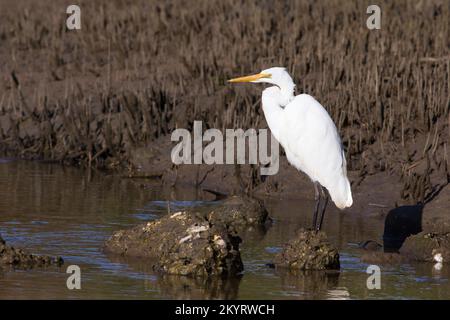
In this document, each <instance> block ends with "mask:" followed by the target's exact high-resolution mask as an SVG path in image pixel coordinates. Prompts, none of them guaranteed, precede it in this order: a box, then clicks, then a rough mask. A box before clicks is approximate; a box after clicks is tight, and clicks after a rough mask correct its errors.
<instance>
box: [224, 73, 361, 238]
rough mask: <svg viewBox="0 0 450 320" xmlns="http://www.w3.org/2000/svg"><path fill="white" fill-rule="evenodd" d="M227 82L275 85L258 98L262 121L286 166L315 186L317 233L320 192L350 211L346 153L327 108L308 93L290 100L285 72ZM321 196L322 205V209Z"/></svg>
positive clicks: (290, 86) (322, 212) (291, 85)
mask: <svg viewBox="0 0 450 320" xmlns="http://www.w3.org/2000/svg"><path fill="white" fill-rule="evenodd" d="M229 82H233V83H234V82H253V83H270V84H273V85H274V86H271V87H269V88H267V89H265V90H264V91H263V93H262V108H263V111H264V116H265V117H266V121H267V124H268V125H269V128H270V130H271V131H272V134H273V136H274V137H275V139H277V140H278V142H279V143H280V144H281V145H282V146H283V148H284V150H285V152H286V156H287V160H288V161H289V163H290V164H292V165H293V166H294V167H295V168H297V169H298V170H300V171H303V172H304V173H306V174H307V175H308V176H309V178H310V179H311V180H312V181H313V183H314V190H315V200H316V205H315V209H314V216H313V229H316V230H320V229H321V227H322V222H323V218H324V215H325V208H326V206H327V203H328V196H327V194H326V192H325V191H324V190H323V187H325V188H326V190H328V193H329V194H330V196H331V200H333V202H334V203H335V204H336V206H337V207H338V208H339V209H344V208H346V207H350V206H351V205H352V203H353V199H352V191H351V189H350V182H349V181H348V178H347V168H346V166H347V163H346V161H345V154H344V150H343V147H342V143H341V139H340V137H339V134H338V131H337V129H336V126H335V124H334V123H333V120H332V119H331V117H330V116H329V114H328V113H327V111H326V110H325V108H324V107H323V106H322V105H321V104H320V103H319V102H318V101H317V100H316V99H314V98H313V97H312V96H310V95H308V94H300V95H298V96H294V88H295V84H294V81H293V80H292V78H291V76H290V75H289V73H288V72H287V71H286V69H285V68H270V69H266V70H263V71H262V72H261V73H258V74H255V75H251V76H246V77H240V78H235V79H231V80H229ZM321 195H322V197H323V198H324V203H323V204H322V206H321V208H320V203H321ZM319 208H320V218H319V220H317V219H318V213H319Z"/></svg>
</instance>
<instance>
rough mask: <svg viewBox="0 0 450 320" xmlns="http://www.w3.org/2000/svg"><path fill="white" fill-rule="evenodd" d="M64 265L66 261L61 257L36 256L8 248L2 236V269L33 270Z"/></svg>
mask: <svg viewBox="0 0 450 320" xmlns="http://www.w3.org/2000/svg"><path fill="white" fill-rule="evenodd" d="M63 263H64V260H63V259H62V258H61V257H50V256H40V255H34V254H30V253H28V252H27V251H25V250H23V249H18V248H14V247H12V246H8V245H7V244H6V242H5V240H3V238H2V237H1V236H0V268H2V267H13V268H18V269H31V268H35V267H48V266H61V265H62V264H63Z"/></svg>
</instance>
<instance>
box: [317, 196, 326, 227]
mask: <svg viewBox="0 0 450 320" xmlns="http://www.w3.org/2000/svg"><path fill="white" fill-rule="evenodd" d="M322 192H323V197H324V200H325V201H324V202H323V206H322V210H321V211H320V221H319V225H318V226H317V229H316V230H317V231H320V229H322V223H323V218H324V217H325V210H326V208H327V205H328V193H327V191H324V190H323V188H322Z"/></svg>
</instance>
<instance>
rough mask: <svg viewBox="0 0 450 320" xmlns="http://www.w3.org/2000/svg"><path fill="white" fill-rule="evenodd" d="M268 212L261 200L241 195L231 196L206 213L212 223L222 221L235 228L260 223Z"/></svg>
mask: <svg viewBox="0 0 450 320" xmlns="http://www.w3.org/2000/svg"><path fill="white" fill-rule="evenodd" d="M267 216H268V212H267V210H266V208H265V207H264V205H263V204H262V202H261V201H259V200H257V199H254V198H250V197H241V196H231V197H229V198H227V199H225V200H224V201H223V203H222V204H221V205H220V206H218V207H216V208H213V209H212V210H211V211H209V212H208V213H207V219H208V220H209V221H211V222H212V223H224V224H225V225H228V226H233V227H235V228H238V229H240V228H242V227H249V226H257V225H262V224H264V223H265V222H266V219H267Z"/></svg>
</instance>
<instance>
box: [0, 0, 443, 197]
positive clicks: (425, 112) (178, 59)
mask: <svg viewBox="0 0 450 320" xmlns="http://www.w3.org/2000/svg"><path fill="white" fill-rule="evenodd" d="M122 6H123V4H122V3H121V2H120V1H98V2H95V3H84V4H83V11H84V12H85V13H86V14H87V16H86V19H85V21H84V22H83V30H85V31H86V32H69V31H67V30H63V31H61V25H63V21H62V20H60V19H54V18H53V17H61V14H60V12H61V8H60V7H59V6H54V5H53V3H52V2H51V1H40V2H39V4H38V5H36V6H35V7H34V8H33V11H32V12H30V11H29V10H28V9H27V7H28V2H26V1H23V0H19V1H15V2H14V3H11V4H10V6H9V9H8V10H2V11H1V12H0V19H1V20H2V21H3V23H2V25H1V26H0V38H1V39H2V41H1V43H0V61H2V62H3V63H2V64H1V65H0V71H1V72H0V73H1V74H2V75H3V76H2V77H0V96H1V97H2V98H1V99H0V153H1V154H4V155H10V156H17V157H21V158H26V159H45V160H52V161H59V162H66V163H70V164H77V165H83V166H91V167H97V168H108V169H115V170H118V171H119V172H121V173H125V172H127V173H129V174H130V175H135V174H138V175H147V176H152V177H161V176H164V177H165V178H167V179H164V181H167V183H173V182H174V181H175V180H177V183H190V184H193V185H198V184H201V185H211V186H212V187H216V188H219V187H220V188H223V189H228V190H231V189H235V190H242V189H244V190H255V192H256V191H258V192H261V193H263V194H267V193H275V194H279V195H281V194H286V193H290V192H291V190H292V189H293V188H292V187H291V186H293V187H295V184H294V183H292V185H291V182H290V180H291V179H290V178H291V177H292V174H291V172H292V171H285V169H283V168H284V167H285V166H286V161H285V159H284V158H283V159H284V160H283V159H282V163H281V166H282V169H281V171H285V172H286V173H282V174H280V175H277V176H275V177H268V178H267V179H265V178H263V177H260V176H259V175H258V170H257V168H252V167H250V166H249V167H245V168H244V167H242V168H241V169H238V170H235V168H234V167H233V166H230V167H229V168H227V169H224V168H222V167H221V166H217V167H215V168H216V169H215V172H210V170H211V166H184V167H181V166H180V167H179V168H175V167H174V166H173V165H172V164H171V162H170V147H168V145H170V144H171V142H170V134H171V132H172V131H173V130H174V129H175V128H184V129H187V130H192V127H193V122H194V121H195V120H199V121H203V124H204V128H205V129H206V128H216V129H219V130H222V131H224V130H225V129H227V128H230V129H232V128H243V129H248V128H267V124H266V121H265V120H264V116H263V113H262V110H261V108H260V106H259V99H260V95H261V90H260V88H258V89H255V88H254V87H249V86H242V87H230V86H227V85H226V79H228V78H230V77H231V76H235V75H236V73H238V74H241V73H250V72H256V71H259V70H261V69H264V68H267V67H270V66H275V65H283V66H286V67H287V68H288V70H289V71H290V72H291V73H292V74H293V75H294V80H295V82H296V83H297V89H298V90H297V92H298V93H308V94H311V95H313V96H316V97H317V98H318V100H319V101H320V102H321V103H322V104H323V105H324V106H325V107H326V108H327V111H328V112H329V113H330V115H331V117H332V118H333V120H334V122H335V123H336V125H337V127H338V130H339V133H340V135H341V136H342V140H343V145H344V146H345V149H346V154H347V162H348V166H349V170H350V171H353V172H355V175H354V179H353V183H354V185H355V188H356V187H357V186H358V185H359V184H360V182H361V181H363V180H364V179H365V178H367V177H370V176H371V175H373V174H378V173H383V174H387V175H395V177H396V178H395V179H397V178H398V179H399V181H400V182H401V183H400V191H397V192H396V193H399V192H400V193H401V194H400V195H399V196H398V199H403V200H407V201H410V202H418V201H419V200H420V198H421V197H423V196H424V195H425V196H426V194H427V193H429V192H430V190H432V189H433V188H434V187H436V186H437V185H438V184H441V182H440V181H437V179H436V177H441V178H443V179H444V180H446V181H445V182H448V176H449V174H448V173H449V172H448V168H449V160H448V156H447V155H446V150H448V148H449V147H448V114H449V113H448V112H449V108H448V92H447V91H448V86H447V85H446V84H447V83H448V78H449V75H448V72H449V71H448V57H447V56H448V44H447V42H446V41H445V39H447V37H446V30H447V29H446V26H447V22H448V21H447V17H448V7H447V6H445V5H443V4H442V2H441V1H438V0H435V1H428V2H423V3H421V4H418V5H417V6H415V5H414V6H413V5H411V4H410V3H409V2H408V1H406V0H402V1H398V2H395V3H390V4H384V5H383V6H384V9H385V10H387V11H388V12H391V13H392V15H390V16H389V23H386V24H385V25H384V26H383V32H371V31H370V30H368V29H367V28H365V26H362V25H361V21H360V20H359V19H354V17H355V16H360V15H361V13H364V12H365V11H366V7H364V6H365V5H364V4H362V3H346V4H342V3H339V4H338V3H332V4H329V3H326V2H319V3H317V4H315V5H314V6H312V5H311V4H310V3H308V2H307V1H304V2H298V1H287V2H285V3H284V4H283V5H273V4H270V5H269V3H267V2H255V3H239V4H236V3H235V2H234V1H231V0H227V1H200V2H199V1H194V0H191V1H188V2H187V3H186V4H185V5H183V6H174V5H173V4H171V3H160V2H157V1H151V2H148V1H143V0H142V1H141V0H140V1H135V2H133V4H130V5H129V7H128V9H127V10H125V11H124V10H123V8H122ZM142 8H145V10H143V9H142ZM243 12H245V14H242V13H243ZM298 12H307V13H308V14H307V15H305V16H304V17H302V19H298V16H296V15H295V13H298ZM336 12H338V13H339V14H336ZM261 16H264V17H265V19H264V20H263V21H262V20H261V19H260V17H261ZM180 17H181V18H180ZM204 17H214V18H213V19H205V18H204ZM61 19H62V18H61ZM317 20H320V21H321V23H320V24H317V23H316V21H317ZM403 21H410V22H411V23H410V24H408V25H407V26H404V27H402V28H398V25H404V23H403ZM229 25H233V26H234V27H233V28H231V29H230V28H228V26H229ZM248 25H250V26H251V28H248ZM196 26H202V27H201V28H198V27H196ZM336 26H339V28H338V29H339V30H338V31H336V32H329V30H337V29H336ZM225 30H226V31H225ZM250 30H251V31H250ZM418 30H421V32H418ZM268 34H270V35H271V39H272V41H267V35H268ZM123 39H126V41H124V40H123ZM317 39H321V40H320V41H319V42H318V41H317ZM343 39H344V40H343ZM345 39H347V40H345ZM349 39H352V41H350V40H349ZM405 39H408V41H405ZM175 44H176V45H175ZM280 44H283V45H280ZM311 44H313V45H312V46H311ZM205 47H207V48H209V50H206V51H205V50H204V48H205ZM11 52H13V53H14V54H11ZM255 52H257V53H258V54H257V55H256V56H255ZM274 52H276V54H274ZM336 52H341V53H342V55H336V54H335V53H336ZM381 56H382V57H384V58H383V59H380V58H379V57H381ZM298 57H302V59H298ZM17 61H21V63H20V64H18V63H17ZM367 66H368V67H367ZM367 68H369V69H370V68H372V69H373V70H372V69H370V70H369V71H370V72H368V69H367ZM372 71H373V72H372ZM424 88H426V89H424ZM362 93H364V94H362ZM418 101H419V103H418ZM178 169H179V170H178ZM208 172H209V173H208ZM177 173H178V174H177ZM206 175H208V177H206V178H205V180H203V177H205V176H206ZM223 175H225V177H223ZM175 177H178V179H176V178H175ZM228 177H229V178H228ZM233 177H237V179H238V180H240V181H238V182H233V181H234V180H236V179H234V178H233ZM222 178H223V179H222ZM212 180H216V182H211V181H212ZM296 189H299V190H300V192H306V190H308V193H309V188H307V189H304V188H296ZM292 192H293V191H292ZM292 194H295V193H294V192H293V193H292Z"/></svg>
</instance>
